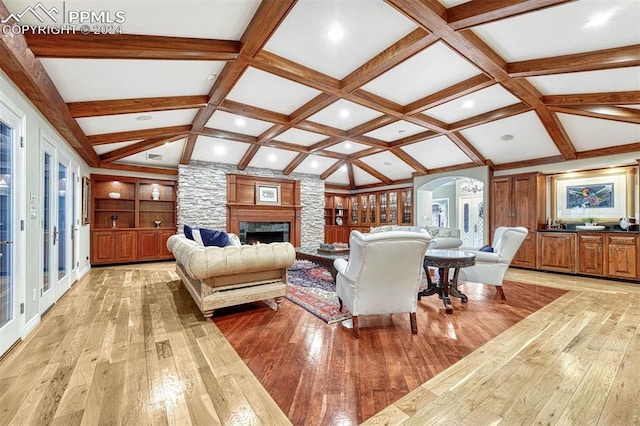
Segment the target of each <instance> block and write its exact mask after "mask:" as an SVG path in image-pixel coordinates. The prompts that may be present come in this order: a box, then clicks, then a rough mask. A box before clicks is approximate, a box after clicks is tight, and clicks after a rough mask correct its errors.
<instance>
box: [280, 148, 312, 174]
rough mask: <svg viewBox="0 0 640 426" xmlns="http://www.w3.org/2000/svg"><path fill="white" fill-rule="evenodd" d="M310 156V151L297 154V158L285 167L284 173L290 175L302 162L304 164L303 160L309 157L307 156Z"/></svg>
mask: <svg viewBox="0 0 640 426" xmlns="http://www.w3.org/2000/svg"><path fill="white" fill-rule="evenodd" d="M308 156H309V154H308V153H305V152H301V153H300V154H298V155H296V158H294V159H293V160H292V161H291V162H290V163H289V164H288V165H287V167H285V168H284V169H283V170H282V174H283V175H285V176H287V175H290V174H291V173H292V172H293V171H294V170H295V169H296V167H298V166H299V165H300V164H302V162H303V161H304V160H306V159H307V157H308Z"/></svg>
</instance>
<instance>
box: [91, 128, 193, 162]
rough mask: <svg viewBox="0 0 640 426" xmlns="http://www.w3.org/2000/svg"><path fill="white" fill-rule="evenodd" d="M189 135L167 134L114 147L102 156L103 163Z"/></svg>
mask: <svg viewBox="0 0 640 426" xmlns="http://www.w3.org/2000/svg"><path fill="white" fill-rule="evenodd" d="M186 136H187V135H186V134H183V135H174V136H168V137H167V136H165V137H157V138H151V139H146V140H144V141H141V142H138V143H134V144H131V145H127V146H124V147H122V148H119V149H114V150H113V151H109V152H107V153H104V154H102V155H101V156H100V162H101V163H111V162H112V161H116V160H120V159H122V158H125V157H129V156H130V155H134V154H138V153H140V152H143V151H146V150H149V149H152V148H156V147H158V146H162V145H164V144H167V143H171V142H175V141H177V140H179V139H183V138H185V137H186Z"/></svg>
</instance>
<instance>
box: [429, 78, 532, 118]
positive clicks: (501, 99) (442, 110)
mask: <svg viewBox="0 0 640 426" xmlns="http://www.w3.org/2000/svg"><path fill="white" fill-rule="evenodd" d="M519 102H520V99H518V98H516V97H515V96H513V95H512V94H511V93H510V92H508V91H506V90H505V89H504V88H503V87H502V86H500V85H499V84H494V85H493V86H491V87H487V88H486V89H483V90H478V91H477V92H474V93H470V94H468V95H466V96H462V97H460V98H458V99H455V100H453V101H450V102H447V103H444V104H442V105H438V106H437V107H434V108H431V109H428V110H426V111H423V113H424V114H426V115H428V116H430V117H433V118H435V119H436V120H440V121H443V122H445V123H455V122H456V121H460V120H464V119H465V118H469V117H474V116H476V115H480V114H483V113H485V112H489V111H493V110H496V109H499V108H503V107H506V106H509V105H513V104H517V103H519Z"/></svg>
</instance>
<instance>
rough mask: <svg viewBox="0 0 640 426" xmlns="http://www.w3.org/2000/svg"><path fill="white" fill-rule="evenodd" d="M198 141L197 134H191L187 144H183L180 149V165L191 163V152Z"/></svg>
mask: <svg viewBox="0 0 640 426" xmlns="http://www.w3.org/2000/svg"><path fill="white" fill-rule="evenodd" d="M197 140H198V134H197V133H192V134H190V135H189V137H188V138H187V142H185V144H184V146H183V147H182V155H181V156H180V164H189V162H190V161H191V156H192V155H193V150H194V148H195V147H196V141H197Z"/></svg>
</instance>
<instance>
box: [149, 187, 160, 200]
mask: <svg viewBox="0 0 640 426" xmlns="http://www.w3.org/2000/svg"><path fill="white" fill-rule="evenodd" d="M151 199H152V200H159V199H160V191H159V190H158V188H153V190H152V191H151Z"/></svg>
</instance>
